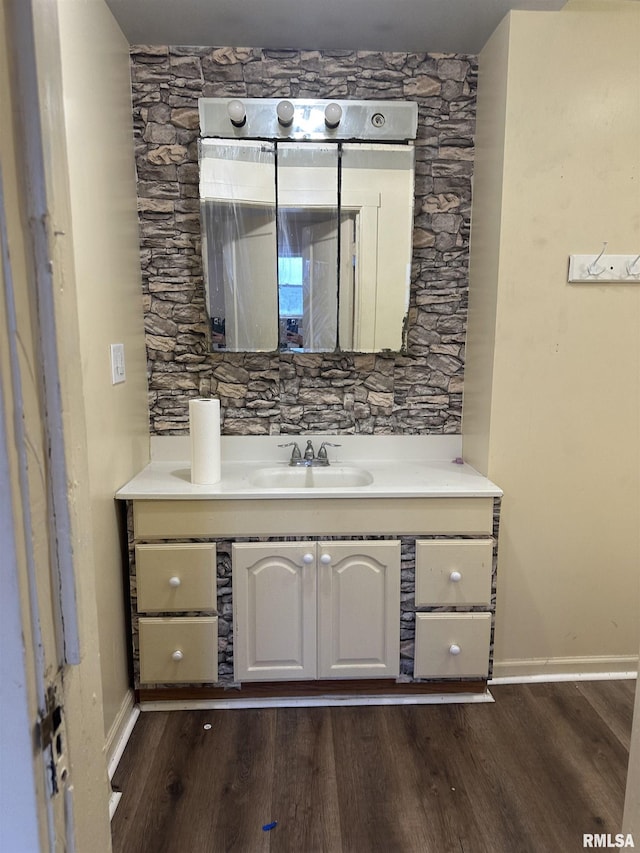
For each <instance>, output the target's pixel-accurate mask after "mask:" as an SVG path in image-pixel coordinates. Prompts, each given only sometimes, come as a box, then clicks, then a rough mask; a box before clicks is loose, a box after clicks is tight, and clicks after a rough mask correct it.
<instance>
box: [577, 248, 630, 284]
mask: <svg viewBox="0 0 640 853" xmlns="http://www.w3.org/2000/svg"><path fill="white" fill-rule="evenodd" d="M637 255H638V253H637V252H636V254H635V255H602V256H601V257H600V258H598V254H597V252H596V253H595V254H591V255H569V277H568V279H567V280H568V281H570V282H571V281H580V282H590V283H591V284H597V283H598V282H607V283H612V282H616V283H621V282H626V283H628V284H634V283H635V284H640V260H637ZM596 258H597V260H596ZM634 260H635V264H634Z"/></svg>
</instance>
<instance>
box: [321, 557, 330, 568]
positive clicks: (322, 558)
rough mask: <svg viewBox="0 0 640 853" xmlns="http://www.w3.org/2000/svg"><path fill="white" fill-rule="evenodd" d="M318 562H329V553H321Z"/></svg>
mask: <svg viewBox="0 0 640 853" xmlns="http://www.w3.org/2000/svg"><path fill="white" fill-rule="evenodd" d="M320 562H321V563H323V564H324V565H325V566H328V565H329V563H330V562H331V554H323V555H322V556H321V557H320Z"/></svg>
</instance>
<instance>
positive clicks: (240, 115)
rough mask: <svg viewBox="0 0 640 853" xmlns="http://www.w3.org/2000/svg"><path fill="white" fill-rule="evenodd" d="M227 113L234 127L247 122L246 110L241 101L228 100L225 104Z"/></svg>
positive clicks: (242, 125) (241, 125)
mask: <svg viewBox="0 0 640 853" xmlns="http://www.w3.org/2000/svg"><path fill="white" fill-rule="evenodd" d="M227 113H228V114H229V120H230V121H231V124H232V125H233V126H234V127H244V125H245V124H246V123H247V111H246V110H245V108H244V104H243V103H242V101H237V100H234V101H229V103H228V104H227Z"/></svg>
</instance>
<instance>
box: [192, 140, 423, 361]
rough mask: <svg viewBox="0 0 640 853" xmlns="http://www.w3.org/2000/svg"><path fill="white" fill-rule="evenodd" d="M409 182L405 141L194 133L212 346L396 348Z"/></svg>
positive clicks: (404, 290) (405, 287)
mask: <svg viewBox="0 0 640 853" xmlns="http://www.w3.org/2000/svg"><path fill="white" fill-rule="evenodd" d="M413 185H414V148H413V146H412V145H410V144H387V143H363V142H337V143H336V142H331V141H326V142H310V141H301V142H294V141H276V142H271V141H259V140H247V139H238V140H218V139H203V140H201V143H200V196H201V213H202V233H203V260H204V275H205V290H206V296H207V309H208V312H209V317H210V322H211V346H212V349H214V350H227V351H233V352H271V351H276V350H280V351H294V352H295V351H297V352H333V351H335V350H343V351H354V352H380V351H383V350H389V351H399V350H401V349H402V346H403V331H404V323H405V318H406V314H407V310H408V304H409V284H410V270H411V251H412V240H411V237H412V231H413Z"/></svg>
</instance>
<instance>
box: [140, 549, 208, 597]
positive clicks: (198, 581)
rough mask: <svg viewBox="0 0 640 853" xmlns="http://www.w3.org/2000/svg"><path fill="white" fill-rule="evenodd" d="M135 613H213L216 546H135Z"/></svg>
mask: <svg viewBox="0 0 640 853" xmlns="http://www.w3.org/2000/svg"><path fill="white" fill-rule="evenodd" d="M136 578H137V585H138V612H139V613H161V612H169V613H170V612H175V611H181V610H182V611H185V610H215V609H216V546H215V544H212V543H197V544H189V545H166V544H162V545H136Z"/></svg>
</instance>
